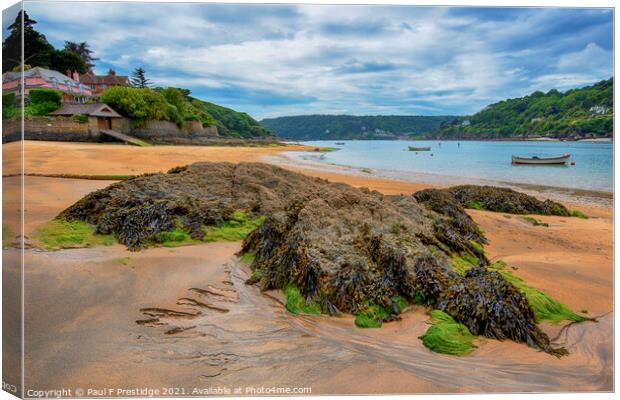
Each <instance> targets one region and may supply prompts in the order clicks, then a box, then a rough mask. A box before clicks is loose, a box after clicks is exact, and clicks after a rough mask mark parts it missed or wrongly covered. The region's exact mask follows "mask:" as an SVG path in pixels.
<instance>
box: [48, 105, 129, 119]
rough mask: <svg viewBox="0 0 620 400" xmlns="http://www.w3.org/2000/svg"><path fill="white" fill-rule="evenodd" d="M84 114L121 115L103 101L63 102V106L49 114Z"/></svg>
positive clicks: (98, 115) (114, 116)
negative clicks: (89, 102)
mask: <svg viewBox="0 0 620 400" xmlns="http://www.w3.org/2000/svg"><path fill="white" fill-rule="evenodd" d="M75 114H84V115H90V116H93V117H111V118H120V117H121V115H120V114H119V113H117V112H116V111H114V110H113V109H112V107H110V106H109V105H107V104H103V103H95V104H69V103H66V104H63V106H62V107H61V108H60V109H59V110H56V111H52V112H51V113H49V115H75Z"/></svg>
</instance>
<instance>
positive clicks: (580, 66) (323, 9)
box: [3, 1, 613, 119]
mask: <svg viewBox="0 0 620 400" xmlns="http://www.w3.org/2000/svg"><path fill="white" fill-rule="evenodd" d="M24 7H25V9H26V10H27V12H28V14H29V15H30V17H31V18H33V19H35V20H36V21H38V24H37V25H36V26H35V28H36V29H37V30H38V31H39V32H41V33H43V34H44V35H46V37H47V39H48V40H49V41H50V43H52V44H53V45H54V46H56V47H62V46H63V43H64V41H65V40H70V41H76V42H80V41H86V42H88V43H89V44H90V46H91V48H92V49H93V50H94V52H95V56H96V57H98V58H99V60H98V61H97V62H96V68H95V70H96V72H98V73H105V72H107V70H108V68H110V67H112V68H114V69H115V70H116V71H117V74H124V75H127V74H131V72H132V71H133V69H134V68H136V67H138V66H142V67H143V68H144V69H145V70H146V72H147V76H148V77H149V78H150V79H151V80H152V81H153V83H154V84H156V85H157V86H176V87H183V88H189V89H190V90H191V91H192V93H193V95H194V96H196V97H198V98H201V99H203V100H207V101H211V102H214V103H218V104H221V105H224V106H227V107H231V108H234V109H236V110H240V111H245V112H247V113H249V114H250V115H252V116H254V117H255V118H257V119H261V118H265V117H276V116H284V115H299V114H354V115H377V114H390V115H448V114H449V115H468V114H472V113H474V112H476V111H478V110H480V109H482V108H484V107H485V106H486V105H488V104H491V103H494V102H497V101H500V100H502V99H505V98H511V97H521V96H524V95H527V94H529V93H531V92H533V91H536V90H542V91H548V90H550V89H553V88H556V89H559V90H567V89H570V88H573V87H580V86H585V85H588V84H592V83H595V82H597V81H599V80H602V79H607V78H609V77H611V76H612V75H613V10H611V9H600V8H599V9H575V8H470V7H417V6H352V5H347V6H329V5H256V4H254V5H240V4H237V5H231V4H196V3H193V4H192V3H189V4H188V3H176V4H175V3H168V4H166V3H71V2H49V1H46V2H34V1H26V2H24ZM10 22H11V21H6V18H3V29H4V34H3V36H5V35H6V26H7V25H8V24H9V23H10Z"/></svg>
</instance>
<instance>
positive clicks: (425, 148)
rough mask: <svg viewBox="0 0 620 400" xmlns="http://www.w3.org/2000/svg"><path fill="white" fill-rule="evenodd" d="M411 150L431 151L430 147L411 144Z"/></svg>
mask: <svg viewBox="0 0 620 400" xmlns="http://www.w3.org/2000/svg"><path fill="white" fill-rule="evenodd" d="M409 151H431V148H430V147H413V146H409Z"/></svg>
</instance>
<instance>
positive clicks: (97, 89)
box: [79, 68, 129, 97]
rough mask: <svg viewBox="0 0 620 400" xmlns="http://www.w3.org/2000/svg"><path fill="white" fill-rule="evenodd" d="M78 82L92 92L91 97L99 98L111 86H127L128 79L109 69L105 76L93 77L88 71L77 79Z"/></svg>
mask: <svg viewBox="0 0 620 400" xmlns="http://www.w3.org/2000/svg"><path fill="white" fill-rule="evenodd" d="M79 81H80V82H81V83H82V84H84V85H86V87H88V88H89V89H90V90H92V92H93V95H95V96H96V97H99V96H100V95H101V92H103V91H104V90H106V89H107V88H109V87H112V86H129V77H127V76H124V75H116V71H114V70H113V69H111V68H110V70H109V71H108V74H107V75H95V73H94V72H92V71H88V72H87V73H85V74H83V75H81V76H80V77H79Z"/></svg>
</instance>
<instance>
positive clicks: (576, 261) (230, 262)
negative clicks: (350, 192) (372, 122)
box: [3, 141, 613, 395]
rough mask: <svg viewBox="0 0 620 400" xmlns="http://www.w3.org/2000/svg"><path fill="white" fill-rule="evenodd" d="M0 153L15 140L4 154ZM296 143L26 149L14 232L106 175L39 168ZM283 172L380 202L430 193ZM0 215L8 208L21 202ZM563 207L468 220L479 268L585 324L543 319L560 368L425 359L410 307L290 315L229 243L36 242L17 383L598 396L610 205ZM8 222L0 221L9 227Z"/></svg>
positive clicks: (152, 168)
mask: <svg viewBox="0 0 620 400" xmlns="http://www.w3.org/2000/svg"><path fill="white" fill-rule="evenodd" d="M11 146H13V147H15V146H19V144H17V143H10V144H5V145H3V148H4V149H5V151H7V150H8V151H11V150H15V149H14V148H12V147H11ZM303 149H307V148H305V147H303V146H297V145H290V146H286V147H261V148H249V147H189V146H187V147H185V146H154V147H149V148H139V147H132V146H123V145H104V144H88V143H60V142H31V141H28V142H25V151H26V158H25V172H26V174H27V175H29V174H31V175H48V176H26V178H25V196H26V203H25V232H24V233H25V235H26V237H28V236H29V235H30V234H32V232H33V231H34V230H35V229H36V228H37V227H38V226H40V225H41V224H43V223H45V222H47V221H49V220H51V219H52V218H53V217H54V216H56V215H57V214H58V213H59V212H60V211H62V210H63V209H64V208H66V207H68V206H69V205H71V204H73V203H74V202H75V201H77V200H79V199H80V198H81V197H83V196H84V195H85V194H87V193H90V192H92V191H94V190H97V189H100V188H103V187H106V186H107V185H109V184H110V183H112V182H113V181H110V180H87V179H66V178H57V177H49V176H51V175H54V176H58V175H82V176H87V175H98V176H104V175H105V176H109V175H135V174H142V173H148V172H164V171H167V170H168V169H170V168H172V167H175V166H180V165H185V164H189V163H193V162H197V161H229V162H240V161H265V160H267V161H268V160H269V159H271V158H273V157H277V156H278V154H279V153H281V152H282V151H295V150H303ZM5 154H6V153H5ZM283 167H285V168H289V169H293V170H296V171H298V172H302V173H305V174H308V175H313V176H318V177H321V178H324V179H328V180H330V181H334V182H344V183H348V184H350V185H353V186H356V187H368V188H370V189H373V190H377V191H380V192H382V193H384V194H400V193H403V194H411V193H413V192H415V191H417V190H420V189H423V188H426V187H428V186H429V185H427V184H422V183H415V182H404V181H392V180H386V179H380V178H378V177H373V176H361V175H351V174H347V173H346V170H338V169H335V170H333V171H317V170H311V169H304V168H303V167H295V166H290V165H283ZM3 168H4V171H5V174H6V171H14V170H16V168H17V165H15V160H14V159H11V158H6V157H5V159H4V162H3ZM4 179H5V180H4V182H3V185H4V190H5V198H7V199H8V198H11V197H15V196H16V195H17V193H18V190H19V178H18V177H5V178H4ZM569 203H570V202H569ZM7 206H8V207H7ZM5 207H7V210H5V215H8V214H7V213H9V214H10V213H12V212H15V211H17V207H18V205H17V204H15V203H13V204H11V203H9V204H6V203H5ZM570 207H571V208H576V209H579V210H581V211H583V212H585V213H586V214H587V215H588V216H590V218H589V219H579V218H569V217H557V216H540V217H538V216H537V218H538V219H540V220H541V221H542V222H545V223H548V225H549V226H548V227H542V226H533V225H532V224H531V223H529V222H527V221H525V220H524V219H523V218H522V217H520V216H517V215H506V214H503V213H493V212H487V211H478V210H469V211H468V212H469V213H470V215H471V216H472V217H473V218H474V220H475V221H476V222H477V223H478V224H479V225H480V227H481V229H482V230H483V231H484V232H485V235H486V236H487V238H488V239H489V245H488V246H486V252H487V254H488V257H489V258H490V259H492V260H499V259H501V260H503V261H506V262H507V263H508V264H509V265H510V266H511V267H513V268H514V271H513V273H514V274H515V275H517V276H519V277H521V278H523V279H524V280H526V281H527V282H528V284H529V285H531V286H533V287H536V288H539V289H542V290H544V291H545V292H547V293H548V294H549V295H550V296H552V297H554V298H556V299H557V300H559V301H561V302H563V303H564V304H566V305H567V306H569V307H570V308H571V309H573V310H576V311H578V312H587V315H589V316H591V317H596V318H597V320H598V322H583V323H580V324H573V325H571V326H570V327H568V328H567V329H564V330H562V327H563V326H564V325H565V324H560V325H552V324H548V323H545V324H543V329H544V330H545V331H546V332H547V333H548V334H549V336H550V337H552V338H556V337H557V339H556V343H558V344H561V345H563V346H565V347H566V348H567V349H568V350H569V351H570V355H569V356H567V357H564V358H561V359H558V358H556V357H553V356H550V355H548V354H545V353H542V352H538V351H536V350H534V349H532V348H529V347H527V346H525V345H522V344H516V343H513V342H503V343H501V342H498V341H495V340H490V339H479V341H478V346H479V348H478V349H476V350H475V351H474V352H473V353H472V354H470V355H468V356H464V357H456V356H446V355H439V354H436V353H432V352H430V351H429V350H427V349H426V348H425V347H424V346H423V345H422V342H421V341H420V340H419V339H418V336H420V335H421V334H423V333H424V331H425V330H426V328H427V320H428V316H427V315H426V313H425V310H424V309H423V308H422V307H418V306H416V307H414V308H413V310H411V311H408V312H407V313H405V314H404V316H403V320H402V321H397V322H392V323H388V324H386V325H384V327H383V328H381V329H376V330H373V329H366V330H362V329H358V328H356V327H355V325H354V324H353V320H352V317H342V318H330V317H325V316H320V317H311V316H294V315H291V314H290V313H288V312H287V311H286V310H285V308H284V307H283V305H282V303H281V296H280V294H279V293H276V292H274V293H271V292H267V293H261V292H260V291H259V290H258V289H257V288H255V287H253V286H247V285H245V284H244V281H245V279H246V278H247V277H248V276H249V271H248V268H247V266H246V265H244V264H242V263H240V262H238V260H237V259H236V257H235V253H236V252H237V251H238V250H239V248H240V247H239V245H240V244H239V243H237V242H218V243H211V244H200V245H195V246H187V247H178V248H174V249H169V248H151V249H147V250H143V251H140V252H129V251H127V250H126V249H125V248H124V247H123V246H120V245H114V246H110V247H96V248H85V249H70V250H60V251H41V250H38V249H36V248H33V249H27V250H26V252H25V253H26V255H25V259H26V278H25V282H26V287H25V289H26V303H27V309H26V315H27V317H26V344H25V347H26V360H25V362H26V369H27V371H29V374H28V375H27V377H26V386H27V387H31V388H33V389H46V388H50V387H56V386H68V387H83V388H89V387H90V388H106V387H131V386H136V385H139V386H145V387H147V386H148V387H158V388H164V387H170V386H175V387H183V388H185V390H187V391H190V392H189V393H188V392H185V393H184V394H185V395H192V394H193V393H191V390H193V388H205V387H222V388H223V387H229V388H232V387H234V386H237V385H239V386H243V387H250V386H267V384H269V385H275V386H284V387H296V388H297V387H310V388H311V389H312V394H353V393H382V394H389V393H437V392H439V393H447V392H541V391H544V392H546V391H553V392H563V391H611V390H613V348H612V344H613V342H612V341H613V339H612V338H613V335H612V326H613V209H612V208H610V207H601V206H600V205H597V204H590V205H588V204H584V203H583V202H577V201H576V202H575V203H570ZM16 223H17V222H16V221H15V220H11V219H5V224H7V225H8V227H9V229H11V230H13V231H14V232H17V231H18V226H17V225H16ZM8 252H9V253H10V252H16V250H15V249H9V250H8ZM11 268H16V266H15V265H12V266H11ZM136 321H140V322H136ZM66 365H70V366H71V367H70V368H68V367H67V368H65V367H62V368H61V366H66ZM472 370H475V371H476V373H475V374H471V371H472ZM203 394H204V393H203ZM243 394H251V393H243Z"/></svg>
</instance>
